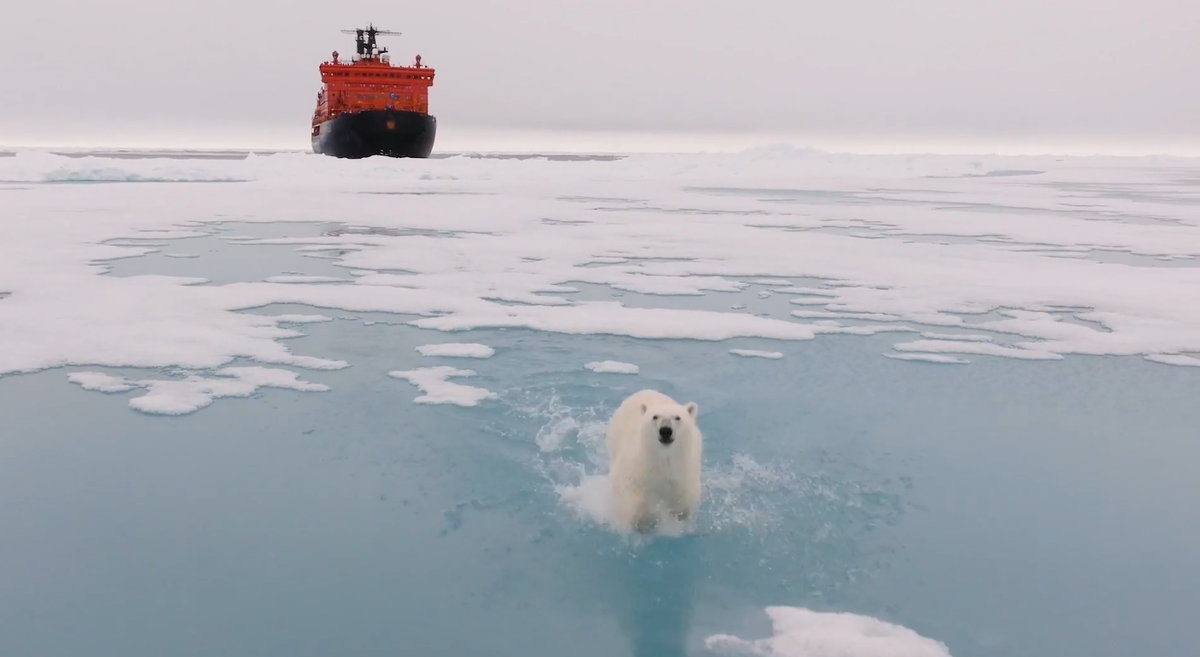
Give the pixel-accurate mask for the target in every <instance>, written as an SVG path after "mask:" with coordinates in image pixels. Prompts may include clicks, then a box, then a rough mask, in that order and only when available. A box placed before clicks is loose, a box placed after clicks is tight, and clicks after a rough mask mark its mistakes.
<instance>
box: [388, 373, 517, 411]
mask: <svg viewBox="0 0 1200 657" xmlns="http://www.w3.org/2000/svg"><path fill="white" fill-rule="evenodd" d="M388 376H391V377H394V378H397V379H405V380H407V381H408V382H409V383H411V384H413V385H415V386H417V387H418V388H420V389H421V392H424V393H425V394H424V395H421V396H419V397H417V398H416V399H413V401H414V402H416V403H418V404H457V405H459V406H476V405H478V404H479V402H481V401H483V400H485V399H494V398H495V397H496V393H494V392H491V391H490V390H486V389H484V388H476V387H474V386H467V385H463V384H461V383H452V382H450V381H448V380H447V379H449V378H450V377H452V376H475V372H474V371H473V370H460V369H458V368H455V367H447V366H444V365H442V366H438V367H419V368H417V369H415V370H404V371H394V372H388Z"/></svg>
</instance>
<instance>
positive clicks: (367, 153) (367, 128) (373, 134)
mask: <svg viewBox="0 0 1200 657" xmlns="http://www.w3.org/2000/svg"><path fill="white" fill-rule="evenodd" d="M436 136H437V119H436V118H434V117H433V116H431V115H429V114H422V113H420V112H408V111H404V110H364V111H361V112H348V113H346V114H340V115H338V116H336V117H334V118H332V119H330V120H328V121H326V122H324V123H322V124H320V125H319V126H317V127H316V128H315V129H314V131H313V136H312V149H313V152H314V153H317V154H320V155H331V156H333V157H344V158H355V159H357V158H364V157H372V156H375V155H382V156H385V157H418V158H424V157H429V154H430V153H431V152H432V151H433V140H434V137H436Z"/></svg>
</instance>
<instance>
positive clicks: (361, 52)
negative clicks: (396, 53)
mask: <svg viewBox="0 0 1200 657" xmlns="http://www.w3.org/2000/svg"><path fill="white" fill-rule="evenodd" d="M342 34H353V35H355V42H356V44H357V46H358V56H359V57H362V58H364V59H375V58H376V57H378V56H380V55H383V54H384V53H386V52H387V51H388V49H387V48H379V47H377V46H376V45H375V36H376V35H379V34H385V35H396V36H399V35H400V33H399V32H392V31H390V30H380V29H377V28H376V27H375V25H374V24H371V23H368V24H367V27H366V29H357V30H342Z"/></svg>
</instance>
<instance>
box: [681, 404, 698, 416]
mask: <svg viewBox="0 0 1200 657" xmlns="http://www.w3.org/2000/svg"><path fill="white" fill-rule="evenodd" d="M685 408H687V412H688V415H690V416H692V417H693V418H694V417H696V411H699V410H700V407H699V406H696V402H688V403H687V406H686V407H685Z"/></svg>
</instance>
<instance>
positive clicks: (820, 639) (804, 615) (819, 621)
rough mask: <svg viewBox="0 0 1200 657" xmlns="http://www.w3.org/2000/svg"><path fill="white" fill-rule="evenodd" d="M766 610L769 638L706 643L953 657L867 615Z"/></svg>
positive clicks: (803, 654)
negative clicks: (768, 622) (769, 620)
mask: <svg viewBox="0 0 1200 657" xmlns="http://www.w3.org/2000/svg"><path fill="white" fill-rule="evenodd" d="M766 612H767V615H768V616H770V618H771V625H772V627H773V629H774V636H772V637H771V638H769V639H754V640H750V639H741V638H738V637H736V636H731V635H728V634H716V635H713V636H710V637H708V638H707V639H705V640H704V645H705V647H706V648H708V649H709V650H720V651H724V652H725V653H726V654H732V655H761V656H764V657H765V656H768V655H774V656H777V657H851V656H852V657H951V656H950V649H949V648H947V647H946V644H944V643H942V642H940V641H935V640H934V639H930V638H927V637H923V636H921V635H920V634H917V633H916V632H914V631H912V630H910V629H908V628H907V627H904V626H902V625H896V624H894V623H889V622H886V621H883V620H880V619H877V618H872V617H870V616H862V615H859V614H851V613H846V612H820V611H813V610H811V609H805V608H802V607H767V609H766Z"/></svg>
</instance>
